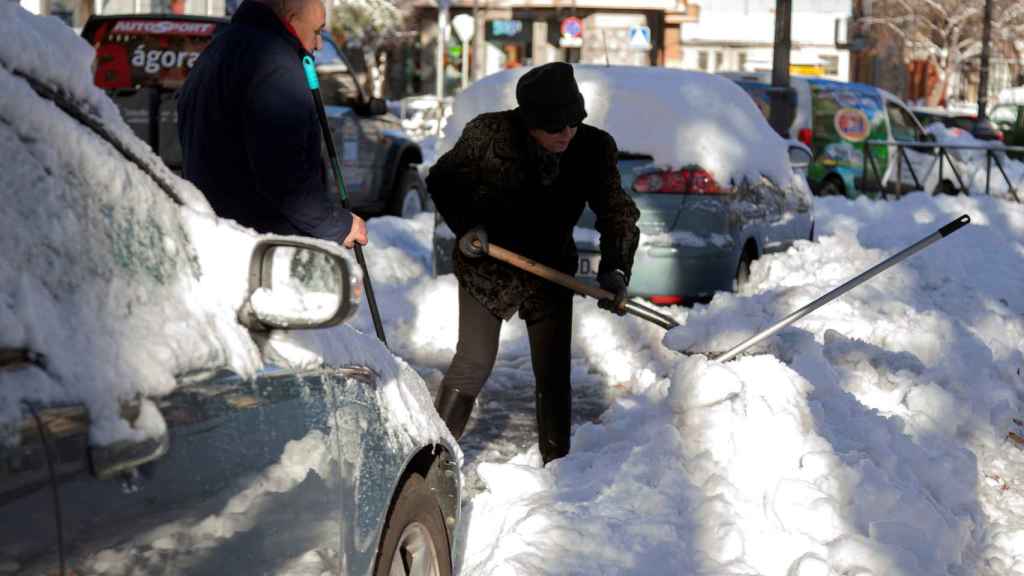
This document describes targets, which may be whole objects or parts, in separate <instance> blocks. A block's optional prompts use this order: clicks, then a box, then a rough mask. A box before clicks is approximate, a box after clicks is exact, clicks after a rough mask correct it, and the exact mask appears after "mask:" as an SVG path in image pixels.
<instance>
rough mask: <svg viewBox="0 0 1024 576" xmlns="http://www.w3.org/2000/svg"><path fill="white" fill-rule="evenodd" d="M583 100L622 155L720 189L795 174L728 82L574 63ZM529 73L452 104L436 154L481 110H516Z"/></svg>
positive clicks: (490, 82)
mask: <svg viewBox="0 0 1024 576" xmlns="http://www.w3.org/2000/svg"><path fill="white" fill-rule="evenodd" d="M574 69H575V72H576V80H577V82H578V83H579V85H580V91H581V92H582V93H583V97H584V100H585V101H586V108H587V118H586V120H584V122H585V123H587V124H590V125H592V126H596V127H598V128H601V129H604V130H607V131H608V132H609V133H611V135H612V136H613V137H614V138H615V140H616V143H617V144H618V147H619V149H620V150H623V151H628V152H633V153H637V154H649V155H651V156H653V157H654V160H655V162H656V163H658V164H665V165H671V166H676V167H682V166H687V165H693V164H696V165H699V166H701V167H703V168H704V169H705V170H708V171H709V172H711V173H712V174H713V175H714V177H715V179H716V180H718V181H719V182H722V183H729V182H733V183H738V182H740V181H742V180H743V179H744V178H746V179H748V180H751V181H757V180H759V179H760V177H761V176H762V175H763V176H767V177H768V178H770V179H771V180H772V181H774V182H776V183H783V182H788V181H789V180H790V179H791V178H792V177H793V176H792V174H793V173H792V169H791V168H790V166H789V160H788V156H787V151H786V146H785V141H784V140H783V139H782V138H780V137H779V136H778V134H776V133H775V131H774V130H772V128H771V126H769V125H768V123H767V122H766V121H765V120H764V117H763V116H762V115H761V113H760V111H759V110H758V109H757V106H756V105H755V104H754V102H753V100H751V98H750V96H749V95H747V93H746V92H744V91H743V89H742V88H740V87H739V86H737V85H736V84H735V83H733V82H732V81H730V80H728V79H726V78H720V77H716V76H713V75H710V74H705V73H703V72H692V71H686V70H676V69H669V68H656V67H640V66H593V65H581V64H577V65H574ZM527 70H529V69H528V68H517V69H513V70H506V71H502V72H498V73H497V74H492V75H490V76H487V77H485V78H483V79H481V80H479V81H477V82H475V83H473V84H472V85H470V86H469V87H467V88H466V89H465V90H463V91H462V92H461V93H460V94H459V95H458V96H457V97H456V99H455V104H454V106H453V113H452V117H451V118H449V120H448V125H447V127H446V128H445V134H444V140H443V142H442V143H441V148H440V150H439V152H441V153H443V152H445V151H447V150H449V149H451V147H452V146H453V145H454V144H455V142H456V141H457V139H458V136H459V135H460V134H461V133H462V129H463V127H464V126H465V125H466V124H467V123H468V122H469V121H470V120H472V119H473V118H474V117H476V116H477V115H479V114H482V113H484V112H495V111H499V110H506V109H510V108H515V107H516V99H515V86H516V82H517V81H518V80H519V78H520V77H521V76H522V75H523V74H525V73H526V71H527Z"/></svg>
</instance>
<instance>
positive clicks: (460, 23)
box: [452, 14, 476, 44]
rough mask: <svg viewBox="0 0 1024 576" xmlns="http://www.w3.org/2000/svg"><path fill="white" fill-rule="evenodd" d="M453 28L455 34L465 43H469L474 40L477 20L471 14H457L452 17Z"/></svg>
mask: <svg viewBox="0 0 1024 576" xmlns="http://www.w3.org/2000/svg"><path fill="white" fill-rule="evenodd" d="M452 29H453V30H455V35H456V36H458V37H459V41H461V42H462V43H463V44H468V43H469V42H470V41H471V40H473V32H475V31H476V22H475V21H474V20H473V17H472V16H470V15H469V14H456V15H455V16H454V17H452Z"/></svg>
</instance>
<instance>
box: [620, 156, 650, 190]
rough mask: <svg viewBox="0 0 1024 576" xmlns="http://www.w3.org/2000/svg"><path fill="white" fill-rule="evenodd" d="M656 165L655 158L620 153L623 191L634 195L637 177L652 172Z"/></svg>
mask: <svg viewBox="0 0 1024 576" xmlns="http://www.w3.org/2000/svg"><path fill="white" fill-rule="evenodd" d="M653 165H654V158H652V157H650V156H649V155H646V154H633V153H630V152H619V156H618V166H619V177H620V178H621V179H622V189H623V190H625V191H627V192H630V193H632V191H633V181H634V180H636V178H637V176H639V175H640V174H643V173H644V172H645V171H647V170H650V168H651V166H653Z"/></svg>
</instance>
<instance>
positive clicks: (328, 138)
mask: <svg viewBox="0 0 1024 576" xmlns="http://www.w3.org/2000/svg"><path fill="white" fill-rule="evenodd" d="M302 67H303V69H305V71H306V82H307V83H308V84H309V89H310V91H312V92H313V99H314V100H316V114H317V116H318V117H319V118H320V131H321V132H322V133H323V136H324V143H325V144H327V155H328V156H330V157H331V169H332V170H333V172H334V180H335V182H337V183H338V194H339V195H340V196H341V205H342V206H343V207H344V208H345V209H346V210H348V209H349V201H348V191H347V190H345V180H344V179H343V178H342V176H341V166H339V165H338V150H337V148H335V146H334V136H333V135H332V134H331V127H330V126H329V125H328V124H327V113H326V112H325V111H324V99H323V97H322V96H321V95H320V79H319V78H317V75H316V63H315V62H314V61H313V58H312V57H310V56H303V58H302ZM352 248H353V250H354V251H355V253H356V261H357V262H359V267H360V268H362V269H363V288H365V290H366V302H367V304H369V305H370V316H371V317H372V318H373V329H374V330H375V331H376V332H377V338H379V339H380V341H381V342H383V343H384V345H385V346H387V345H388V341H387V338H385V336H384V324H383V323H382V322H381V320H380V310H379V309H378V308H377V297H376V296H375V295H374V293H373V284H372V283H371V282H370V270H369V268H367V267H366V258H365V257H364V256H363V247H362V246H360V245H359V244H356V245H354V246H353V247H352Z"/></svg>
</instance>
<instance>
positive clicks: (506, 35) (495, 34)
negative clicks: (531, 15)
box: [486, 20, 528, 42]
mask: <svg viewBox="0 0 1024 576" xmlns="http://www.w3.org/2000/svg"><path fill="white" fill-rule="evenodd" d="M486 37H487V40H488V41H490V42H527V41H528V39H527V38H526V25H525V24H524V23H523V21H522V20H488V21H487V28H486Z"/></svg>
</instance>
